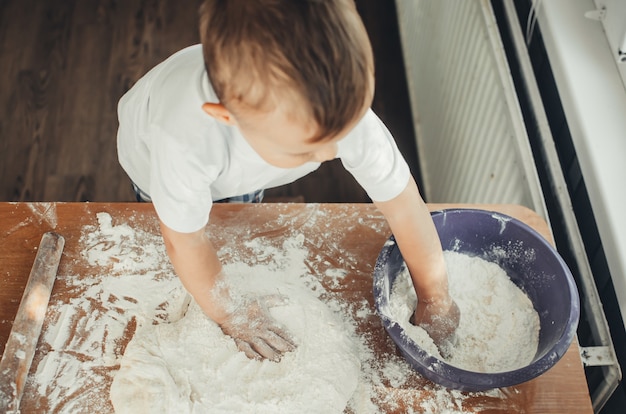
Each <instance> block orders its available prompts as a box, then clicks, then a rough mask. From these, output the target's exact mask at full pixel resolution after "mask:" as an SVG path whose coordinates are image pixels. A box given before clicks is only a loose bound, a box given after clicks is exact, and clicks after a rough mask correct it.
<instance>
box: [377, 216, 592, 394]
mask: <svg viewBox="0 0 626 414" xmlns="http://www.w3.org/2000/svg"><path fill="white" fill-rule="evenodd" d="M432 218H433V221H434V223H435V227H436V228H437V232H438V233H439V238H440V240H441V245H442V247H443V249H444V250H453V251H457V252H459V253H465V254H468V255H471V256H479V257H481V258H483V259H485V260H487V261H489V262H494V263H497V264H498V265H499V266H500V267H502V268H503V269H504V270H505V271H506V272H507V274H508V275H509V277H510V278H511V280H512V281H513V283H515V284H516V285H517V286H518V287H519V288H521V289H522V290H523V291H524V292H525V293H526V294H527V295H528V297H529V298H530V300H531V301H532V303H533V306H534V308H535V310H536V311H537V313H538V314H539V319H540V331H539V346H538V350H537V353H536V355H535V357H534V358H533V360H532V362H531V363H530V364H529V365H527V366H525V367H522V368H519V369H516V370H513V371H507V372H498V373H480V372H472V371H467V370H464V369H461V368H457V367H455V366H452V365H450V364H447V363H446V362H444V361H442V360H440V359H438V358H435V357H434V356H432V355H430V354H428V353H427V352H426V351H424V350H423V349H421V348H420V347H419V346H418V345H417V344H416V343H415V342H413V341H412V340H410V339H409V338H408V337H407V336H406V335H404V329H403V328H401V327H400V325H399V324H397V323H396V322H394V321H393V320H392V319H391V318H390V317H389V315H390V313H389V297H390V294H391V288H392V286H393V282H394V280H395V279H396V277H397V276H398V275H399V274H400V272H401V271H402V270H403V269H404V268H405V264H404V260H403V259H402V255H401V254H400V250H399V249H398V246H397V245H396V243H395V240H394V238H393V236H391V237H390V238H389V240H388V241H387V243H385V246H384V247H383V249H382V251H381V252H380V255H379V256H378V259H377V261H376V267H375V269H374V298H375V301H376V309H377V311H378V314H379V315H380V317H381V319H382V322H383V325H384V327H385V330H386V331H387V333H388V334H389V336H391V338H392V339H393V341H394V342H395V343H396V345H397V346H398V348H399V349H400V352H401V353H402V354H403V356H404V357H405V359H406V360H407V361H408V362H409V364H411V366H412V367H413V368H414V369H415V370H416V371H418V372H419V373H420V374H422V375H423V376H424V377H426V378H428V379H430V380H431V381H433V382H436V383H438V384H441V385H443V386H445V387H448V388H454V389H458V390H462V391H484V390H487V389H492V388H501V387H508V386H512V385H516V384H520V383H522V382H525V381H528V380H531V379H533V378H535V377H537V376H539V375H541V374H542V373H544V372H546V371H547V370H548V369H550V368H551V367H552V366H554V364H556V363H557V361H558V360H559V359H561V357H562V356H563V355H564V354H565V352H566V351H567V349H568V348H569V346H570V344H571V343H572V340H573V338H574V335H576V328H577V326H578V319H579V316H580V301H579V297H578V291H577V289H576V285H575V283H574V279H573V277H572V275H571V273H570V271H569V269H568V267H567V265H566V264H565V262H564V261H563V259H562V258H561V257H560V256H559V254H558V253H557V252H556V250H555V249H554V248H553V247H552V246H551V245H550V244H549V243H548V242H547V241H546V240H545V239H544V238H543V237H542V236H541V235H540V234H539V233H537V232H536V231H535V230H533V229H532V228H530V227H529V226H527V225H526V224H524V223H522V222H521V221H519V220H517V219H514V218H512V217H509V216H506V215H503V214H500V213H495V212H491V211H484V210H473V209H451V210H443V211H438V212H434V213H432Z"/></svg>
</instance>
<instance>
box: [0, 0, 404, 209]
mask: <svg viewBox="0 0 626 414" xmlns="http://www.w3.org/2000/svg"><path fill="white" fill-rule="evenodd" d="M199 4H200V0H124V1H117V0H92V1H80V0H62V1H61V0H59V1H54V2H50V1H45V0H3V1H2V2H0V62H1V67H2V71H1V72H0V200H1V201H131V200H133V195H132V193H131V191H130V186H129V182H128V179H127V177H126V175H125V174H124V172H123V171H122V169H121V168H120V167H119V165H118V162H117V153H116V146H115V136H116V130H117V113H116V105H117V101H118V100H119V98H120V97H121V96H122V94H123V93H124V92H125V91H126V90H128V88H129V87H130V86H132V84H133V83H134V82H135V81H136V80H137V79H138V78H139V77H141V76H142V75H143V74H144V73H146V72H147V71H148V70H149V69H150V68H152V67H153V66H154V65H156V64H157V63H159V62H160V61H162V60H163V59H165V58H166V57H168V56H169V55H170V54H172V53H173V52H175V51H177V50H179V49H181V48H183V47H186V46H188V45H191V44H194V43H196V42H197V41H198V35H197V18H196V16H197V8H198V6H199ZM357 4H358V5H359V12H361V13H362V16H363V19H364V21H365V23H366V26H367V28H368V31H369V33H370V37H371V38H372V44H373V47H374V53H375V56H376V66H377V93H376V98H375V102H374V105H373V106H374V109H375V110H376V111H377V113H378V114H379V115H380V116H381V118H382V119H383V120H384V121H385V122H386V123H387V125H388V126H389V128H390V129H391V130H392V132H393V133H394V135H395V136H396V138H397V140H398V143H399V146H400V148H401V150H402V151H403V153H404V154H405V157H407V159H408V160H409V163H410V164H411V166H412V169H414V171H415V170H416V168H415V165H416V161H415V157H416V156H415V150H414V148H415V145H414V138H413V130H412V123H411V120H410V115H408V114H409V112H407V111H408V110H409V107H408V103H407V98H406V85H405V83H403V82H404V74H403V68H402V61H401V56H399V44H398V43H397V42H398V40H397V31H396V32H394V30H397V29H395V27H394V24H395V11H394V10H393V7H392V6H393V4H392V2H380V1H371V0H361V1H358V2H357ZM407 116H408V117H409V118H407ZM268 195H269V196H270V197H296V196H300V197H301V199H304V200H305V201H308V202H333V201H335V202H361V201H367V197H366V195H365V194H364V192H363V191H362V190H361V189H360V187H359V186H358V185H357V184H356V183H355V182H354V180H353V179H352V177H351V176H349V175H348V174H347V173H346V172H345V171H344V170H343V168H342V166H341V164H340V163H339V162H336V161H335V162H331V163H327V164H326V165H323V166H322V167H321V168H320V170H319V171H317V172H315V173H314V174H312V175H311V176H309V177H305V178H304V179H302V180H300V181H298V182H296V183H294V184H291V185H289V186H285V187H281V188H278V189H274V190H271V191H269V192H268Z"/></svg>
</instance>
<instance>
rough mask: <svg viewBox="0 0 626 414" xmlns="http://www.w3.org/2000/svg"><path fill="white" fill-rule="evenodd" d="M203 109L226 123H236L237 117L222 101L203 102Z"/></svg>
mask: <svg viewBox="0 0 626 414" xmlns="http://www.w3.org/2000/svg"><path fill="white" fill-rule="evenodd" d="M202 110H203V111H204V112H206V113H207V115H209V116H212V117H213V118H215V119H217V120H218V121H220V122H223V123H224V124H226V125H235V117H233V114H231V113H230V111H229V110H228V109H226V107H224V105H222V104H221V103H210V102H205V103H204V104H202Z"/></svg>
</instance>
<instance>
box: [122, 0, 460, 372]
mask: <svg viewBox="0 0 626 414" xmlns="http://www.w3.org/2000/svg"><path fill="white" fill-rule="evenodd" d="M200 37H201V40H202V45H201V46H200V45H196V46H191V47H189V48H187V49H184V50H182V51H180V52H178V53H176V54H174V55H173V56H171V57H170V58H169V59H167V60H166V61H164V62H163V63H161V64H159V65H158V66H156V67H155V68H154V69H152V70H151V71H150V72H149V73H148V74H147V75H145V76H144V77H143V78H142V79H140V80H139V81H138V82H137V84H136V85H135V86H134V87H133V88H132V89H131V90H130V91H129V92H128V93H127V94H126V95H124V97H123V98H122V99H121V100H120V103H119V108H118V113H119V121H120V126H119V132H118V152H119V159H120V163H121V165H122V167H123V168H124V169H125V171H126V172H127V173H128V175H129V176H130V178H131V180H132V181H133V183H134V186H135V189H136V191H137V193H138V196H139V197H141V198H143V199H145V200H151V201H152V202H153V203H154V207H155V210H156V212H157V215H158V217H159V221H160V226H161V232H162V235H163V239H164V241H165V245H166V248H167V252H168V255H169V258H170V260H171V262H172V264H173V266H174V269H175V271H176V273H177V275H178V276H179V278H180V280H181V282H182V283H183V285H184V286H185V288H186V289H187V290H188V291H189V292H190V294H191V295H192V296H193V297H194V299H195V300H196V302H197V303H198V304H199V305H200V307H201V308H202V309H203V311H204V312H205V313H206V315H207V316H209V317H210V318H211V319H213V320H214V321H215V322H216V323H217V324H219V325H220V327H221V328H222V330H223V331H224V333H226V334H228V335H230V336H231V337H233V339H234V340H235V342H236V343H237V345H238V347H239V349H240V350H241V351H243V352H245V353H246V355H248V357H250V358H269V359H271V360H274V361H276V360H279V359H280V356H281V355H282V354H284V353H285V352H288V351H290V350H292V349H293V348H294V344H293V342H292V341H291V339H290V336H289V334H288V333H287V332H285V331H284V330H283V329H282V328H281V327H280V326H278V325H277V323H276V322H274V321H273V319H272V318H271V316H270V315H269V313H268V311H267V309H268V307H270V306H274V305H276V303H277V301H278V302H279V301H280V298H276V297H269V298H268V297H262V298H255V299H246V300H242V299H241V298H237V297H236V294H235V292H230V291H229V289H228V286H227V281H228V275H225V274H223V273H222V266H221V264H220V261H219V259H218V257H217V254H216V251H215V248H214V247H213V245H212V244H211V241H210V240H209V237H208V236H207V234H206V233H205V226H206V224H207V222H208V219H209V212H210V210H211V206H212V203H213V202H214V201H216V200H222V199H228V198H231V197H235V196H244V195H247V194H256V195H258V191H259V190H262V189H265V188H270V187H275V186H279V185H283V184H287V183H289V182H292V181H294V180H296V179H298V178H300V177H302V176H304V175H306V174H308V173H309V172H311V171H314V170H315V169H317V168H318V167H319V165H320V163H321V162H324V161H327V160H331V159H334V158H340V159H341V161H342V163H343V165H344V166H345V168H346V169H347V170H348V171H349V172H350V173H352V175H353V176H354V177H355V178H356V180H357V181H358V182H359V183H360V185H362V186H363V188H364V189H365V190H366V191H367V193H368V194H369V196H370V198H371V199H372V200H374V203H375V205H376V206H377V207H378V208H379V209H380V211H381V212H382V213H383V215H384V216H385V218H386V220H387V222H388V223H389V226H390V228H391V230H392V232H393V233H394V235H395V237H396V240H397V243H398V245H399V247H400V249H401V251H402V253H403V256H404V258H405V261H406V263H407V266H408V268H409V270H410V273H411V275H412V280H413V283H414V286H415V291H416V293H417V296H418V298H419V304H418V306H417V309H416V312H415V314H414V322H415V323H416V324H419V325H421V326H423V327H424V328H425V329H426V330H427V331H428V332H429V333H430V334H431V336H432V337H433V339H434V340H435V341H436V342H437V343H442V342H443V341H444V340H445V339H446V338H447V337H449V336H450V335H451V334H452V332H453V331H454V329H455V328H456V326H457V325H458V319H459V312H458V308H457V306H456V304H455V303H454V301H453V300H452V299H451V298H450V296H449V294H448V285H447V274H446V269H445V264H444V260H443V255H442V251H441V246H440V243H439V239H438V237H437V233H436V231H435V228H434V225H433V222H432V220H431V218H430V214H429V212H428V210H427V208H426V206H425V204H424V202H423V200H422V199H421V197H420V195H419V193H418V190H417V186H416V184H415V181H414V180H413V178H412V177H411V175H410V172H409V169H408V166H407V164H406V162H405V161H404V159H403V158H402V156H401V154H400V152H399V151H398V149H397V147H396V145H395V143H394V141H393V138H392V137H391V135H390V133H389V132H388V131H387V129H386V128H385V126H384V125H383V124H382V122H381V121H380V120H379V119H378V118H377V117H376V115H375V114H374V113H373V112H372V111H371V110H370V109H369V107H370V104H371V102H372V98H373V94H374V67H373V57H372V51H371V47H370V44H369V39H368V37H367V33H366V31H365V28H364V26H363V24H362V22H361V20H360V17H359V15H358V13H357V11H356V8H355V6H354V4H353V1H352V0H297V1H294V0H207V1H205V3H204V4H203V5H202V7H201V9H200Z"/></svg>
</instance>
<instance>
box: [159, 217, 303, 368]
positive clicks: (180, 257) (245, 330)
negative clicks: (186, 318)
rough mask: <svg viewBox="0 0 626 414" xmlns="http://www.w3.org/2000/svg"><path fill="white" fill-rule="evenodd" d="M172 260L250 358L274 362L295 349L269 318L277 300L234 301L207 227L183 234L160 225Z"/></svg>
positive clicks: (202, 304)
mask: <svg viewBox="0 0 626 414" xmlns="http://www.w3.org/2000/svg"><path fill="white" fill-rule="evenodd" d="M160 225H161V234H162V235H163V240H164V241H165V247H166V249H167V253H168V256H169V257H170V261H171V262H172V265H173V266H174V270H175V271H176V274H177V275H178V277H179V278H180V280H181V282H182V284H183V286H184V287H185V289H187V291H188V292H189V293H190V294H191V295H192V296H193V298H194V300H195V301H196V302H197V303H198V305H199V306H200V308H201V309H202V310H203V311H204V313H205V314H206V315H207V316H208V317H210V318H211V319H212V320H213V321H215V322H216V323H217V324H218V325H220V327H221V328H222V331H224V333H225V334H227V335H229V336H231V337H232V338H233V339H234V340H235V342H236V344H237V346H238V348H239V349H240V350H241V351H243V352H245V354H246V355H247V356H248V357H249V358H267V359H271V360H273V361H276V360H278V359H280V356H281V355H282V354H283V353H285V352H287V351H291V350H293V349H294V348H295V345H294V344H293V342H292V341H291V340H290V339H289V335H288V334H287V333H286V332H284V331H283V330H282V328H280V327H279V326H278V324H277V323H276V322H275V321H274V320H273V318H272V317H271V316H270V315H269V312H268V311H267V308H268V307H269V306H272V305H274V304H276V303H275V302H276V298H272V297H269V298H258V299H254V300H247V301H243V302H241V303H238V302H237V301H234V300H233V299H232V298H231V296H230V292H229V290H228V287H227V285H226V283H225V280H224V275H223V272H222V265H221V263H220V261H219V258H218V257H217V252H216V251H215V248H214V247H213V244H212V243H211V241H210V240H209V238H208V237H207V235H206V233H205V231H204V228H203V229H200V230H198V231H196V232H194V233H179V232H176V231H174V230H172V229H170V228H169V227H167V226H166V225H165V224H163V223H162V222H160Z"/></svg>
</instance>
